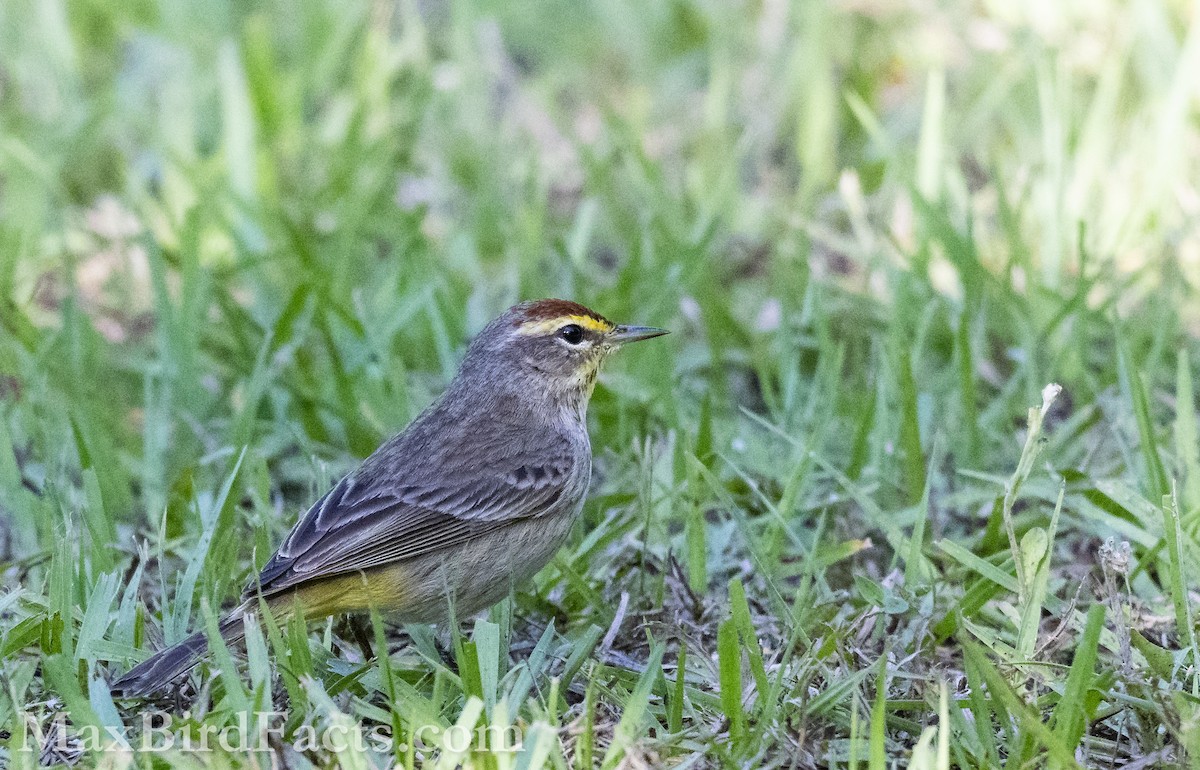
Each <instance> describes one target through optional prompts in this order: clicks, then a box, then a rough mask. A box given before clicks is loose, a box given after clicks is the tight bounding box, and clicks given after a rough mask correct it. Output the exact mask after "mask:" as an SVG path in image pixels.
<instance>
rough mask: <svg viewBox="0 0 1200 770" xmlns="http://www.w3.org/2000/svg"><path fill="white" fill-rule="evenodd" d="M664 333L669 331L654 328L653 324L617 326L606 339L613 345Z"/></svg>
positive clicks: (646, 338) (659, 335)
mask: <svg viewBox="0 0 1200 770" xmlns="http://www.w3.org/2000/svg"><path fill="white" fill-rule="evenodd" d="M664 334H670V332H669V331H667V330H666V329H656V328H654V327H653V326H618V327H617V328H615V329H613V330H612V332H610V333H609V335H608V341H609V342H611V343H613V344H615V345H624V344H625V343H627V342H637V341H638V340H648V339H650V338H651V337H661V336H663V335H664Z"/></svg>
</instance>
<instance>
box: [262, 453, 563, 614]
mask: <svg viewBox="0 0 1200 770" xmlns="http://www.w3.org/2000/svg"><path fill="white" fill-rule="evenodd" d="M572 471H573V468H572V465H571V463H570V462H568V461H567V460H566V459H563V460H562V461H558V462H550V463H545V462H542V463H536V462H533V463H530V462H525V463H520V464H516V465H515V467H513V468H512V469H511V470H508V471H504V472H496V471H492V472H486V471H484V472H477V473H475V474H471V475H468V476H467V478H466V479H461V478H460V479H459V481H458V483H457V484H456V485H454V486H446V485H439V484H434V483H424V484H423V483H420V482H409V483H405V482H399V483H397V480H394V479H393V480H390V481H386V482H380V481H377V482H375V483H367V482H364V481H362V480H361V479H359V478H357V477H356V476H355V474H350V475H349V476H346V477H345V478H343V479H342V480H341V481H339V482H338V483H337V484H336V485H335V486H334V487H333V489H331V490H329V492H328V493H327V494H326V495H325V496H324V497H322V498H321V499H320V500H318V501H317V502H316V503H314V504H313V506H312V507H311V508H309V510H308V512H307V513H305V514H304V516H303V517H302V518H301V520H300V521H299V523H297V524H296V527H295V528H294V529H293V530H292V532H291V533H290V534H289V535H288V537H287V538H286V539H285V540H284V542H283V544H282V545H281V546H280V547H279V550H278V551H276V553H275V555H274V556H272V557H271V559H270V560H269V561H268V562H267V564H266V565H265V566H264V567H263V570H262V572H261V573H260V574H259V576H258V578H257V579H256V580H255V581H254V582H253V583H251V585H250V586H248V587H247V589H246V593H247V594H248V595H252V594H255V593H257V592H258V591H259V590H262V592H263V593H264V594H268V595H269V594H274V593H278V592H280V591H283V590H286V589H288V588H291V587H294V586H296V585H299V584H300V583H304V582H307V581H309V580H314V579H317V578H324V577H332V576H335V575H341V574H345V573H350V572H358V571H361V570H366V569H370V568H372V567H379V566H383V565H386V564H391V563H394V562H398V561H401V560H404V559H412V558H415V557H418V556H422V555H425V554H428V553H433V552H435V551H438V550H440V549H443V548H449V547H451V546H454V545H458V544H461V543H464V542H468V541H470V540H472V539H474V538H477V537H480V536H482V535H484V534H486V533H488V532H492V531H494V530H496V529H500V528H502V527H505V526H508V525H509V524H511V523H512V522H514V521H517V520H520V519H526V518H529V517H533V516H537V515H539V514H541V513H545V512H548V511H550V510H554V509H556V507H557V506H558V504H559V503H560V501H561V499H562V497H563V495H564V494H565V493H567V492H568V491H569V490H570V489H571V486H572V484H576V483H578V478H577V476H578V474H576V473H573V472H572ZM449 475H451V476H453V475H455V474H449ZM583 483H584V484H585V485H586V479H585V480H584V482H583ZM580 492H582V490H580Z"/></svg>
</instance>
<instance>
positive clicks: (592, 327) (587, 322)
mask: <svg viewBox="0 0 1200 770" xmlns="http://www.w3.org/2000/svg"><path fill="white" fill-rule="evenodd" d="M567 324H577V325H579V326H582V327H583V328H584V329H587V330H588V331H593V332H599V333H600V334H605V333H607V332H610V331H612V330H613V326H612V324H610V323H606V322H604V321H600V320H597V319H595V318H592V317H591V316H590V315H562V316H558V317H557V318H547V319H544V320H541V321H526V322H525V323H523V324H521V325H520V326H519V327H517V333H518V334H547V333H549V332H552V331H555V330H556V329H558V328H559V327H562V326H566V325H567Z"/></svg>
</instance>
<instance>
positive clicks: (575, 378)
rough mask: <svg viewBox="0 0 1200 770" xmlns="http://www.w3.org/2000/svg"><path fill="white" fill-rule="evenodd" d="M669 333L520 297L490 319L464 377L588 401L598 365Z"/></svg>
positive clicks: (556, 301) (549, 301)
mask: <svg viewBox="0 0 1200 770" xmlns="http://www.w3.org/2000/svg"><path fill="white" fill-rule="evenodd" d="M663 334H667V330H666V329H656V328H654V327H651V326H625V325H622V324H615V323H613V322H612V321H609V320H608V319H607V318H605V317H604V316H602V315H600V314H599V313H597V312H595V311H594V310H589V309H588V308H586V307H584V306H583V305H580V304H579V303H577V302H570V301H568V300H562V299H539V300H533V301H530V302H522V303H521V304H519V305H514V306H513V307H511V308H509V309H508V310H507V311H505V312H504V314H503V315H501V316H500V317H499V318H497V319H496V320H495V321H492V322H491V323H490V324H488V325H487V327H486V328H484V330H483V331H482V332H480V333H479V335H478V336H477V337H476V338H475V340H474V342H472V343H471V347H470V350H469V351H468V352H467V357H466V360H464V362H463V369H462V372H461V373H460V379H461V378H462V377H469V378H471V379H475V378H479V377H488V378H493V381H495V382H496V383H497V384H505V385H509V384H511V385H515V386H516V387H517V390H518V391H529V392H534V393H544V394H545V395H546V396H547V397H549V398H564V399H568V400H570V401H573V402H578V403H579V404H580V405H582V404H586V402H587V399H588V397H589V396H591V393H592V388H593V387H594V386H595V384H596V375H597V373H598V372H599V369H600V364H601V363H602V362H603V361H604V359H605V358H606V357H607V356H608V355H609V354H610V353H612V352H613V351H615V350H617V349H618V348H620V347H622V346H623V345H627V344H629V343H630V342H637V341H639V340H647V339H650V338H651V337H658V336H661V335H663Z"/></svg>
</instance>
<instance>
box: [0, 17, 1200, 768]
mask: <svg viewBox="0 0 1200 770" xmlns="http://www.w3.org/2000/svg"><path fill="white" fill-rule="evenodd" d="M1196 71H1200V16H1198V15H1197V12H1196V8H1195V6H1194V4H1188V3H1184V2H1171V1H1168V0H1160V1H1159V2H1153V1H1147V2H1141V3H1133V4H1119V3H1115V2H1092V3H1085V4H1069V3H1068V4H1059V5H1055V6H1054V7H1052V8H1036V9H1035V8H1034V7H1033V6H1030V7H1028V8H1024V7H1022V8H1018V7H1012V8H1009V7H1007V6H1005V7H1001V6H999V5H997V6H995V7H992V6H989V5H987V4H984V5H979V4H966V3H960V4H949V5H946V4H943V6H942V7H938V8H934V7H932V6H929V7H926V6H921V7H917V6H912V7H909V6H902V5H895V4H887V3H870V2H868V3H854V4H846V3H843V4H827V3H804V4H795V5H793V4H788V3H783V2H774V1H773V0H770V1H768V2H763V3H760V4H724V3H715V2H704V1H703V0H673V1H672V2H670V3H664V4H647V3H631V2H625V1H624V0H600V1H599V2H597V3H592V4H587V5H576V4H567V3H563V2H559V1H558V0H529V2H525V3H518V4H510V3H499V2H477V3H467V2H461V3H459V2H455V3H437V2H430V3H416V2H411V1H403V2H398V3H396V4H389V3H386V2H377V3H370V4H368V3H363V2H351V3H298V4H286V3H279V2H274V1H273V0H264V1H263V2H260V3H254V4H237V3H223V2H216V0H204V1H203V2H187V3H184V2H178V1H177V0H163V2H159V3H148V2H128V3H117V2H108V1H107V0H97V1H96V2H91V3H68V2H64V1H63V0H44V1H43V2H37V3H33V2H28V1H24V0H17V1H16V2H11V3H7V4H5V5H3V6H0V328H2V333H0V757H2V758H0V764H6V765H8V766H11V767H14V768H16V767H33V766H36V765H37V764H38V762H39V759H40V760H42V761H44V762H51V763H53V762H65V763H82V764H88V765H90V764H98V763H101V762H106V763H109V764H110V765H113V766H115V765H122V763H125V762H130V761H131V762H134V763H136V764H137V765H139V766H151V765H172V766H175V765H179V766H192V765H193V764H194V763H196V762H201V763H214V764H228V765H233V766H241V765H246V764H255V763H257V764H259V765H261V764H266V763H269V762H270V761H271V759H272V752H278V754H277V756H278V757H281V758H282V759H283V760H284V762H285V763H286V765H287V766H290V767H305V766H309V765H314V766H333V765H335V764H337V765H344V766H347V767H368V766H384V765H388V764H391V763H398V764H399V765H401V766H405V767H416V766H421V767H453V766H455V765H457V764H463V763H465V764H469V765H471V766H477V767H489V768H500V769H507V768H537V767H556V768H563V767H597V766H599V767H603V768H616V767H630V768H633V767H645V766H674V767H747V768H766V767H827V766H836V767H855V768H861V767H864V766H866V767H868V768H870V769H871V770H876V768H886V767H893V766H901V767H903V766H907V767H910V768H914V769H916V770H924V769H925V768H939V769H940V768H948V767H963V768H992V767H1005V768H1017V767H1041V766H1048V767H1075V766H1082V767H1106V768H1107V767H1131V768H1144V767H1152V766H1181V767H1182V766H1188V765H1189V762H1193V763H1194V762H1196V761H1197V759H1196V758H1197V757H1200V730H1198V728H1197V724H1198V720H1200V677H1198V676H1197V665H1198V664H1200V648H1198V647H1197V641H1196V639H1197V636H1196V628H1195V617H1194V615H1195V613H1194V612H1193V610H1192V607H1193V605H1194V604H1195V602H1196V596H1197V591H1198V590H1200V449H1198V445H1197V427H1196V424H1197V423H1196V408H1197V404H1196V400H1195V390H1194V386H1193V381H1192V380H1193V377H1194V374H1195V368H1194V365H1193V362H1194V361H1195V360H1197V355H1198V354H1200V351H1198V349H1197V348H1198V345H1197V341H1196V340H1197V334H1198V332H1200V302H1197V300H1196V297H1197V296H1198V295H1197V290H1198V288H1200V225H1198V224H1197V223H1198V222H1200V198H1198V196H1197V190H1196V187H1195V183H1194V180H1195V179H1197V178H1200V139H1198V134H1197V131H1196V121H1197V119H1198V117H1200V92H1198V91H1197V87H1196V80H1195V77H1194V73H1195V72H1196ZM537 296H564V297H570V298H573V299H576V300H579V301H581V302H584V303H585V304H588V305H590V306H593V307H595V308H597V309H599V310H600V311H601V312H603V313H605V314H606V315H608V316H610V317H612V318H616V319H620V320H622V321H629V322H635V323H646V324H653V325H658V326H664V327H668V328H670V329H672V330H674V332H675V334H673V335H672V336H671V337H668V338H665V339H664V340H662V341H659V342H656V343H654V345H653V346H651V345H650V344H648V345H646V346H645V347H641V348H633V349H630V350H629V351H627V352H626V353H623V354H622V355H621V356H620V357H619V359H614V360H613V361H612V362H611V363H610V366H609V367H608V369H607V371H606V372H605V374H604V375H603V377H602V379H601V383H600V386H599V388H598V389H597V392H596V395H595V398H594V400H593V403H592V407H591V410H590V422H591V434H592V443H593V446H594V448H595V450H596V455H597V456H596V463H595V466H596V468H595V474H594V482H593V487H592V490H591V494H590V497H589V500H588V503H587V505H586V508H585V510H584V515H583V522H582V523H581V524H580V526H579V527H578V528H577V530H576V532H575V533H574V535H573V537H572V539H571V541H570V543H569V545H568V546H567V547H566V548H565V549H564V550H563V551H562V552H561V553H560V554H559V555H558V557H557V558H556V559H555V561H554V562H553V563H552V564H551V565H550V566H548V567H547V568H546V569H544V570H543V571H542V572H541V573H540V574H539V575H538V577H537V579H536V580H535V581H534V582H532V583H531V584H529V585H526V586H523V587H521V590H519V591H518V592H517V593H516V594H515V595H514V596H513V597H512V598H510V599H509V600H506V601H505V602H504V603H502V604H500V605H499V606H497V607H496V608H494V609H493V610H491V611H490V612H489V613H488V614H487V615H486V616H484V617H480V618H474V619H469V620H467V621H465V622H464V623H463V625H462V627H461V629H457V630H448V629H443V630H440V631H435V630H433V629H428V628H421V627H413V628H399V627H396V626H395V625H394V624H392V623H390V622H389V621H388V619H387V618H369V619H366V621H365V624H364V625H362V626H360V628H359V630H358V633H357V634H356V633H352V632H351V631H350V630H348V629H347V628H346V627H344V626H343V625H342V624H341V623H340V622H339V623H314V624H311V625H308V626H306V625H304V624H303V623H300V622H292V623H290V624H287V625H285V626H282V627H280V626H277V625H274V624H272V623H267V624H266V625H265V626H264V627H262V628H251V629H250V632H249V636H248V639H247V643H246V645H245V647H244V648H241V647H238V648H234V649H229V650H226V649H224V648H223V647H221V648H219V649H218V650H217V651H216V654H215V655H214V656H212V658H211V659H210V661H209V662H208V663H207V664H206V665H205V666H204V667H202V668H201V669H200V670H199V671H198V672H197V674H196V675H195V676H194V677H193V678H192V679H191V680H189V682H187V683H186V684H185V685H184V686H183V687H182V688H181V689H180V691H179V692H178V693H176V694H174V695H172V696H169V697H168V698H166V699H165V700H164V701H162V702H159V703H152V704H145V703H138V702H129V701H119V702H114V700H113V699H112V697H111V696H110V694H109V691H108V687H107V684H106V682H107V681H109V680H110V679H111V677H112V676H113V675H114V674H115V673H116V672H119V671H123V670H125V669H126V668H127V667H128V666H130V665H132V663H133V662H135V661H137V660H140V659H141V658H142V657H144V656H145V655H147V654H148V653H149V652H150V651H152V650H154V649H157V648H158V647H159V646H160V645H161V644H163V643H169V642H172V641H176V640H179V639H181V638H182V637H183V636H185V635H186V634H188V633H190V632H191V631H193V630H196V629H204V628H207V629H208V630H209V632H210V634H211V633H213V632H214V630H215V623H216V617H217V614H218V613H219V610H220V608H222V607H224V606H228V604H229V603H230V601H231V600H232V599H233V598H234V597H235V596H236V594H237V593H238V591H239V590H240V588H241V587H242V585H243V584H244V583H245V582H246V580H247V579H248V578H249V577H250V576H251V575H252V574H253V573H254V571H255V569H257V568H258V567H260V566H261V565H262V563H263V562H264V561H265V560H266V558H267V557H268V556H269V555H270V553H271V552H272V550H273V548H274V547H275V545H277V544H278V543H279V541H280V540H281V538H282V537H283V535H284V534H285V533H286V531H287V530H288V528H289V527H290V525H291V524H292V523H293V522H294V520H295V517H296V516H297V515H298V512H299V511H300V510H302V509H303V507H304V506H305V505H306V504H308V503H309V502H311V501H312V500H313V499H314V498H315V497H316V496H317V495H319V494H320V493H321V492H322V491H324V490H325V489H326V488H327V486H328V485H329V483H330V482H331V481H332V480H333V479H335V478H337V477H338V476H339V474H341V473H343V472H345V471H347V470H349V469H350V468H352V467H353V466H354V465H355V464H356V463H357V462H358V460H359V459H361V458H362V457H364V456H366V455H367V454H368V453H370V451H371V450H373V449H374V448H375V446H376V445H377V444H378V443H379V442H380V441H381V440H382V439H383V438H385V437H386V436H387V435H389V434H390V433H392V432H394V431H396V430H398V429H399V428H401V427H402V426H403V425H404V424H405V423H406V422H407V421H408V420H409V419H411V418H412V417H413V416H414V415H415V414H416V413H417V412H418V411H419V410H420V409H421V408H423V406H424V405H426V404H427V403H428V402H429V401H430V400H431V399H433V398H434V397H435V396H436V395H437V393H438V392H439V391H440V389H441V388H442V387H443V386H444V384H445V383H446V382H447V380H448V379H449V377H451V376H452V374H453V372H454V369H455V365H456V363H457V360H458V357H459V355H460V354H461V352H462V350H463V348H464V345H465V343H466V341H467V340H468V339H469V337H470V335H471V334H472V333H473V332H474V331H476V330H478V329H479V328H480V327H481V326H482V325H483V323H484V322H485V321H486V320H487V319H489V318H490V317H492V316H493V315H495V314H497V313H498V312H499V311H501V310H502V309H503V308H504V307H506V306H507V305H509V304H510V303H512V302H514V301H516V300H518V299H521V298H528V297H537ZM660 343H661V344H660ZM1050 383H1057V384H1059V385H1061V386H1062V392H1061V394H1060V395H1057V397H1056V398H1054V397H1049V396H1050V395H1051V394H1050V393H1047V394H1046V396H1048V397H1047V398H1046V400H1045V402H1044V401H1043V389H1044V388H1045V387H1046V386H1047V385H1048V384H1050ZM451 632H453V633H451ZM359 638H362V639H368V640H370V644H369V645H364V644H360V643H359V642H358V641H357V639H359ZM368 647H370V648H373V651H374V652H382V651H387V652H388V654H387V655H371V654H369V653H368V649H367V648H368ZM447 650H449V652H447ZM148 705H154V706H162V707H164V708H165V709H166V710H167V711H168V712H169V713H170V714H171V716H172V719H173V722H172V725H171V728H170V731H167V730H157V727H159V726H158V725H156V724H153V723H152V724H143V722H142V720H141V714H142V712H143V711H144V710H145V709H146V708H147V707H148ZM265 711H274V712H281V713H280V715H279V716H277V717H274V718H273V720H274V721H272V723H271V727H272V729H273V730H275V731H276V732H275V737H274V738H273V741H274V742H273V743H272V744H271V745H270V747H269V748H267V749H262V750H259V751H253V750H246V751H241V750H226V749H224V748H222V747H221V746H220V745H216V746H215V747H213V746H210V747H209V748H210V749H211V750H210V751H203V750H201V749H200V748H199V747H200V745H201V743H200V742H201V740H202V739H203V736H204V735H205V734H206V733H208V734H211V735H216V734H220V733H221V731H222V730H224V729H225V728H232V732H230V731H226V732H225V733H224V734H226V735H246V734H250V733H253V732H255V729H254V726H253V725H249V726H247V725H246V724H243V723H239V721H238V719H239V714H246V713H253V712H265ZM454 725H459V726H461V727H462V728H463V730H472V731H476V732H478V730H480V729H482V730H483V733H482V734H483V735H484V736H485V737H484V738H482V739H480V740H481V741H482V743H481V744H476V743H473V744H471V745H470V746H469V747H465V748H464V747H457V746H455V745H452V744H451V743H447V742H446V741H439V740H437V736H439V735H440V736H445V735H449V734H451V732H450V728H451V727H452V726H454ZM104 728H112V729H114V730H116V729H117V728H126V729H127V731H128V732H127V736H128V740H129V741H130V742H131V743H134V744H137V743H139V742H140V741H141V740H142V739H143V737H144V736H148V737H149V738H150V739H153V741H156V742H157V741H164V740H166V736H167V735H168V734H169V735H170V736H171V738H172V740H173V742H174V748H173V749H171V750H169V751H160V752H154V753H132V754H131V753H128V752H126V751H125V750H123V749H122V748H121V747H120V746H119V745H116V744H115V743H114V742H113V741H111V740H108V739H100V738H97V739H96V740H93V741H91V742H89V735H103V734H104V733H103V732H102V730H103V729H104ZM329 728H336V729H335V730H333V731H331V730H330V729H329ZM426 728H428V729H426ZM89 729H91V730H92V731H93V732H92V733H89V732H88V731H89ZM422 729H426V732H425V733H424V734H423V735H420V734H418V733H419V731H421V730H422ZM156 730H157V731H156ZM337 730H340V731H341V734H343V735H346V736H351V737H353V736H356V735H357V736H358V737H359V738H360V739H361V741H362V742H363V744H364V746H365V748H364V749H362V750H359V749H357V748H355V746H354V745H353V743H352V742H351V743H350V744H339V745H335V746H327V745H323V744H322V743H321V742H320V741H319V740H317V741H316V742H315V743H313V742H307V743H306V742H305V741H306V740H308V736H318V735H324V734H328V733H330V732H336V731H337ZM506 731H508V732H506ZM384 732H386V733H390V734H391V735H394V736H395V737H396V738H397V739H398V740H397V741H396V742H394V743H392V744H390V745H383V744H379V745H376V744H374V743H372V741H371V740H370V738H371V736H373V735H379V734H382V733H384ZM476 732H472V735H475V734H476ZM513 734H516V735H519V736H520V738H521V743H520V746H521V748H520V749H519V750H517V751H510V750H508V749H509V748H510V747H511V743H509V742H506V741H507V740H508V738H507V737H506V736H509V735H513ZM60 738H61V740H60ZM185 742H190V743H189V745H190V749H189V748H188V747H187V746H185V745H184V744H185ZM401 744H403V745H401ZM154 745H158V743H154ZM480 745H482V746H483V747H485V748H487V750H486V751H479V750H476V749H477V748H479V746H480ZM122 766H123V765H122Z"/></svg>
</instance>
